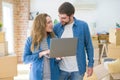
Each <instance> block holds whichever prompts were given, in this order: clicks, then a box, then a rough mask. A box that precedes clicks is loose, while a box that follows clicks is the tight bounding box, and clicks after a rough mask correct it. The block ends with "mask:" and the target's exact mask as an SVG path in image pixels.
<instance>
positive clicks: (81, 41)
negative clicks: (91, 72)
mask: <svg viewBox="0 0 120 80" xmlns="http://www.w3.org/2000/svg"><path fill="white" fill-rule="evenodd" d="M53 30H54V33H55V35H56V36H57V37H58V38H61V36H62V33H63V32H64V26H63V25H62V24H61V23H58V24H56V25H55V26H54V28H53ZM72 30H73V36H74V37H76V38H78V45H77V52H76V57H77V64H78V69H79V72H80V74H84V73H85V71H86V54H87V59H88V67H93V64H94V60H93V57H94V50H93V45H92V41H91V36H90V32H89V28H88V24H87V23H86V22H84V21H81V20H77V19H76V18H74V24H73V28H72Z"/></svg>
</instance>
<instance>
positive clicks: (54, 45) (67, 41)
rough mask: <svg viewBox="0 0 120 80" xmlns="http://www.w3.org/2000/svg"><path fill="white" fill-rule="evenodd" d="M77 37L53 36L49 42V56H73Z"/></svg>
mask: <svg viewBox="0 0 120 80" xmlns="http://www.w3.org/2000/svg"><path fill="white" fill-rule="evenodd" d="M76 49H77V38H53V39H51V44H50V57H51V58H54V57H66V56H75V55H76Z"/></svg>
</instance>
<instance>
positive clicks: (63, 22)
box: [59, 14, 70, 26]
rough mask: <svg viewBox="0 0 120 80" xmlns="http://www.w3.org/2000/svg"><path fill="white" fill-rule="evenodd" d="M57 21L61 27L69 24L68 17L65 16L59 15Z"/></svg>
mask: <svg viewBox="0 0 120 80" xmlns="http://www.w3.org/2000/svg"><path fill="white" fill-rule="evenodd" d="M59 19H60V22H61V24H62V25H63V26H64V25H66V24H68V23H69V22H70V17H69V16H67V15H66V14H59Z"/></svg>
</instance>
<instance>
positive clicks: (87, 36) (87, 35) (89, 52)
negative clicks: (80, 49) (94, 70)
mask: <svg viewBox="0 0 120 80" xmlns="http://www.w3.org/2000/svg"><path fill="white" fill-rule="evenodd" d="M84 32H85V33H84V35H85V38H84V39H85V40H84V42H85V49H86V53H87V58H88V67H93V64H94V60H93V58H94V50H93V45H92V40H91V35H90V31H89V28H88V24H87V23H85V27H84Z"/></svg>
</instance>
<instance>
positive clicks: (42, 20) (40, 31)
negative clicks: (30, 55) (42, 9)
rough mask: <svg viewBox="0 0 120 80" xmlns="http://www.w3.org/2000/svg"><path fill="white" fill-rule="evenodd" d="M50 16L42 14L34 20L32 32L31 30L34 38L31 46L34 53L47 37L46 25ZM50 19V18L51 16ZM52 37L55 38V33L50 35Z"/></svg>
mask: <svg viewBox="0 0 120 80" xmlns="http://www.w3.org/2000/svg"><path fill="white" fill-rule="evenodd" d="M48 16H49V15H48V14H46V13H41V14H39V15H38V16H36V18H35V19H34V22H33V26H32V30H31V37H32V45H31V51H34V50H35V49H37V50H38V49H39V47H40V43H41V41H42V40H43V38H45V35H46V33H47V32H46V30H45V29H46V24H47V20H46V17H48ZM49 17H50V16H49ZM48 34H50V36H51V37H55V35H54V33H53V32H50V33H48Z"/></svg>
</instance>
